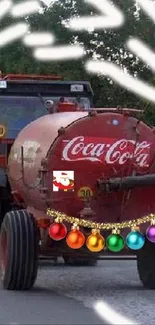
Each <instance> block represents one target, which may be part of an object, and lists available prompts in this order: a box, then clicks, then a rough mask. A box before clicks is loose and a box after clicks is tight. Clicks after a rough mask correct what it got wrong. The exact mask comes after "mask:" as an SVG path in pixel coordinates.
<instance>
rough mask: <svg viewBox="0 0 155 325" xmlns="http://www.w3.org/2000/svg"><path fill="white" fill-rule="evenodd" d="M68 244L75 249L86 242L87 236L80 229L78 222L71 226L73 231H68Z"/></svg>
mask: <svg viewBox="0 0 155 325" xmlns="http://www.w3.org/2000/svg"><path fill="white" fill-rule="evenodd" d="M66 242H67V245H68V246H69V247H70V248H73V249H79V248H81V247H82V246H83V245H84V243H85V236H84V235H83V233H82V232H81V231H80V230H79V227H78V225H77V224H74V225H73V226H72V228H71V231H70V232H69V233H68V235H67V237H66Z"/></svg>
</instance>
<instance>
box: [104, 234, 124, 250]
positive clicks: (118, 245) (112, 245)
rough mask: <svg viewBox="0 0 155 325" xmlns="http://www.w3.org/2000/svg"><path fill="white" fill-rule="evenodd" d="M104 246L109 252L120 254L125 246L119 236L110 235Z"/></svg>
mask: <svg viewBox="0 0 155 325" xmlns="http://www.w3.org/2000/svg"><path fill="white" fill-rule="evenodd" d="M106 245H107V247H108V249H109V250H110V251H112V252H120V251H121V250H122V249H123V248H124V246H125V241H124V238H123V237H122V236H121V235H119V234H111V235H110V236H108V238H107V241H106Z"/></svg>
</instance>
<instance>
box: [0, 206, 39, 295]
mask: <svg viewBox="0 0 155 325" xmlns="http://www.w3.org/2000/svg"><path fill="white" fill-rule="evenodd" d="M37 237H38V236H37V227H36V222H35V219H34V218H33V216H32V215H31V214H29V213H28V212H27V211H26V210H14V211H11V212H8V213H6V215H5V217H4V220H3V223H2V226H1V232H0V257H1V259H0V268H1V281H2V284H3V287H4V288H5V289H8V290H28V289H30V288H31V287H32V286H33V284H34V282H35V280H36V277H37V269H38V263H37V250H38V239H37Z"/></svg>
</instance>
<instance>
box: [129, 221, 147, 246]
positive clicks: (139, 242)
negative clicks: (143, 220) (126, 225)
mask: <svg viewBox="0 0 155 325" xmlns="http://www.w3.org/2000/svg"><path fill="white" fill-rule="evenodd" d="M126 244H127V246H128V247H129V248H130V249H133V250H138V249H141V248H142V247H143V246H144V244H145V237H144V236H143V234H142V233H141V232H140V229H139V227H136V226H134V227H132V228H131V232H130V233H129V234H128V235H127V237H126Z"/></svg>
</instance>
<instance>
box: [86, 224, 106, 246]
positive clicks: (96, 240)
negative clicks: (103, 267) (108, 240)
mask: <svg viewBox="0 0 155 325" xmlns="http://www.w3.org/2000/svg"><path fill="white" fill-rule="evenodd" d="M86 246H87V248H88V249H89V250H90V251H91V252H100V251H101V250H102V249H104V247H105V239H104V238H103V237H102V236H101V235H100V231H99V230H95V229H94V230H92V234H91V235H90V236H89V237H88V238H87V240H86Z"/></svg>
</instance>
